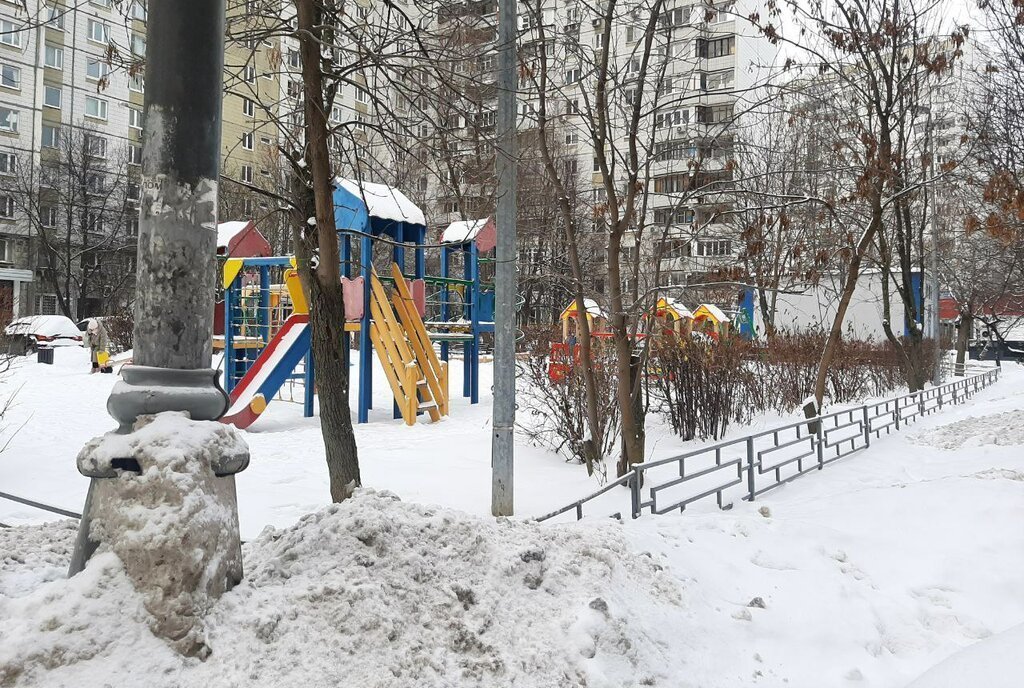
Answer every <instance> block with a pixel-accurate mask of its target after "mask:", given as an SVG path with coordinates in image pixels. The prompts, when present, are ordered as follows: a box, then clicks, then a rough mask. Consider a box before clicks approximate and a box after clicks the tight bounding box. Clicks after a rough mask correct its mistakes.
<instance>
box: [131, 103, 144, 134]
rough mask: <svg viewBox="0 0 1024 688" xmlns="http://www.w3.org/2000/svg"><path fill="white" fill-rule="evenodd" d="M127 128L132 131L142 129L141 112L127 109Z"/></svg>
mask: <svg viewBox="0 0 1024 688" xmlns="http://www.w3.org/2000/svg"><path fill="white" fill-rule="evenodd" d="M128 126H129V127H130V128H132V129H140V130H141V129H142V110H140V109H138V108H133V107H130V108H128Z"/></svg>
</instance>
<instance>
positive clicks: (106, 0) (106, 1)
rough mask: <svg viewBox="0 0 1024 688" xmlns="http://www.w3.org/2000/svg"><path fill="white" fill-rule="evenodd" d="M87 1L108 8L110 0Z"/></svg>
mask: <svg viewBox="0 0 1024 688" xmlns="http://www.w3.org/2000/svg"><path fill="white" fill-rule="evenodd" d="M89 2H91V3H92V4H94V5H96V6H97V7H106V8H107V9H110V0H89Z"/></svg>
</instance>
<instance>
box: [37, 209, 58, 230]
mask: <svg viewBox="0 0 1024 688" xmlns="http://www.w3.org/2000/svg"><path fill="white" fill-rule="evenodd" d="M39 224H41V225H42V226H43V227H56V226H57V208H56V207H55V206H52V205H44V206H41V207H40V208H39Z"/></svg>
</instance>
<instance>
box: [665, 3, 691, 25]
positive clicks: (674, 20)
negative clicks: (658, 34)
mask: <svg viewBox="0 0 1024 688" xmlns="http://www.w3.org/2000/svg"><path fill="white" fill-rule="evenodd" d="M690 9H691V8H689V7H676V8H675V9H671V10H668V11H667V12H666V13H665V14H664V15H662V21H663V22H664V23H665V25H667V26H685V25H686V22H688V21H690Z"/></svg>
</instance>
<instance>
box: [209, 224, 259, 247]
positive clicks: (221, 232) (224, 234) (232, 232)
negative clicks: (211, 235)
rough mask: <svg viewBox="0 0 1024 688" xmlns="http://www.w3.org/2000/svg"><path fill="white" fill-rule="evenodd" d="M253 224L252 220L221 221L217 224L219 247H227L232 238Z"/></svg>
mask: <svg viewBox="0 0 1024 688" xmlns="http://www.w3.org/2000/svg"><path fill="white" fill-rule="evenodd" d="M250 224H252V221H251V220H236V221H233V222H221V223H220V224H218V225H217V248H227V247H228V244H229V243H231V240H232V239H234V238H235V237H236V236H238V234H239V233H241V232H242V231H243V230H245V228H246V227H248V226H249V225H250Z"/></svg>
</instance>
